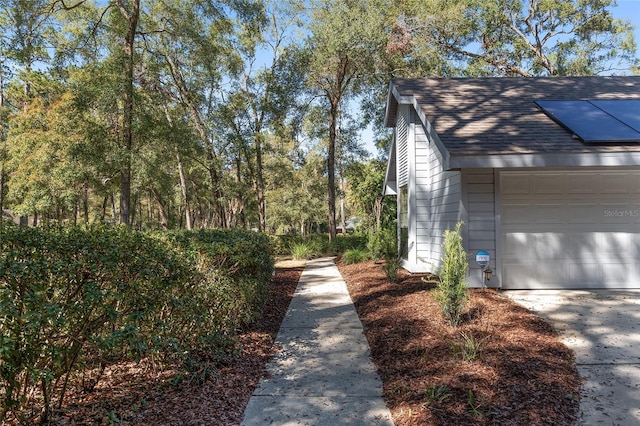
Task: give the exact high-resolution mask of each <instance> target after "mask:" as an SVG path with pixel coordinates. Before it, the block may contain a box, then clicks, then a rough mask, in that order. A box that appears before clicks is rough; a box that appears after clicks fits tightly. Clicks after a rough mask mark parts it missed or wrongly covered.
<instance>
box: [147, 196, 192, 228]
mask: <svg viewBox="0 0 640 426" xmlns="http://www.w3.org/2000/svg"><path fill="white" fill-rule="evenodd" d="M151 194H153V198H154V199H155V200H156V204H157V205H158V214H159V215H160V224H161V225H162V229H169V219H168V218H167V211H166V210H167V209H166V207H165V203H164V201H163V200H162V195H161V194H160V192H158V190H157V189H155V188H152V189H151ZM149 206H151V203H149ZM189 229H191V228H189Z"/></svg>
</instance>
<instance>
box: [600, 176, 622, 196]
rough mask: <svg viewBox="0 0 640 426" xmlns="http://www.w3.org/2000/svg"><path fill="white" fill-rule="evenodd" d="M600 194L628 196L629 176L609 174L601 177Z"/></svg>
mask: <svg viewBox="0 0 640 426" xmlns="http://www.w3.org/2000/svg"><path fill="white" fill-rule="evenodd" d="M599 181H600V192H601V193H607V194H628V193H629V175H628V174H627V173H607V174H603V175H601V176H600V179H599Z"/></svg>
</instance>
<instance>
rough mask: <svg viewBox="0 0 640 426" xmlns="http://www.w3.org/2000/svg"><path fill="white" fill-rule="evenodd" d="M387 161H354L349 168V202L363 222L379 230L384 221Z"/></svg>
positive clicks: (374, 229)
mask: <svg viewBox="0 0 640 426" xmlns="http://www.w3.org/2000/svg"><path fill="white" fill-rule="evenodd" d="M386 165H387V163H386V161H382V160H369V161H368V162H366V163H361V162H358V163H353V164H351V165H350V166H349V167H348V168H347V173H346V176H347V182H348V185H349V196H348V200H349V202H350V203H351V204H352V205H353V206H354V207H355V208H356V209H357V211H358V214H359V216H360V219H361V220H362V222H363V224H364V225H365V226H367V227H369V228H372V229H373V231H374V232H375V231H378V230H379V229H380V226H381V221H382V209H383V206H384V196H383V195H382V190H383V187H382V186H383V184H384V174H385V171H386Z"/></svg>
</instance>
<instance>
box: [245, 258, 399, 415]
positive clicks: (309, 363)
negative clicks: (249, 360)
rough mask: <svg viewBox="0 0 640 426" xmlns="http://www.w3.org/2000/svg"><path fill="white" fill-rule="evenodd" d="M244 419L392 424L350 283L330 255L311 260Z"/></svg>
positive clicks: (301, 278)
mask: <svg viewBox="0 0 640 426" xmlns="http://www.w3.org/2000/svg"><path fill="white" fill-rule="evenodd" d="M276 345H278V346H279V347H280V348H282V350H281V351H279V352H278V354H277V355H276V356H275V357H274V359H273V360H272V361H271V362H270V363H269V364H268V365H267V374H266V375H265V378H263V379H262V381H261V382H260V385H259V386H258V388H257V389H256V390H255V392H254V393H253V396H252V397H251V399H250V400H249V405H248V406H247V409H246V410H245V412H244V419H243V421H242V425H244V426H264V425H317V426H320V425H362V426H371V425H384V426H393V421H392V420H391V414H390V412H389V409H388V408H387V406H386V405H385V403H384V400H383V399H382V382H381V381H380V378H379V376H378V374H377V372H376V369H375V366H374V365H373V363H372V361H371V354H370V350H369V345H368V343H367V339H366V338H365V336H364V334H363V329H362V324H361V323H360V319H359V318H358V315H357V314H356V311H355V308H354V306H353V302H352V300H351V297H350V296H349V293H348V292H347V286H346V284H345V282H344V280H343V279H342V276H341V275H340V272H339V271H338V268H337V267H336V266H335V264H334V263H333V260H332V259H330V258H322V259H316V260H312V261H309V262H308V263H307V266H306V267H305V269H304V271H303V273H302V276H301V277H300V282H299V283H298V287H297V289H296V292H295V294H294V296H293V299H292V300H291V304H290V305H289V310H288V311H287V314H286V316H285V318H284V321H283V322H282V325H281V327H280V331H279V333H278V336H277V337H276Z"/></svg>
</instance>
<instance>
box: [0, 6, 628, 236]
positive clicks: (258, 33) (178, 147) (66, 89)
mask: <svg viewBox="0 0 640 426" xmlns="http://www.w3.org/2000/svg"><path fill="white" fill-rule="evenodd" d="M614 7H615V2H614V1H613V0H579V1H578V0H560V1H558V0H554V1H548V0H526V1H522V0H499V1H498V2H485V1H480V0H454V1H451V0H428V1H417V0H407V1H403V2H392V1H388V0H365V1H353V0H310V1H307V2H298V1H293V0H289V1H284V2H282V1H274V0H237V1H236V0H234V1H226V0H216V1H203V0H188V1H177V0H161V1H148V0H133V1H124V0H109V1H92V0H78V1H74V2H69V1H61V0H0V207H2V209H3V212H4V211H5V210H6V211H7V212H10V213H11V214H12V215H13V216H14V217H16V218H17V217H18V216H20V217H23V218H27V217H28V218H30V221H31V222H30V223H36V224H37V223H42V222H55V223H63V222H71V223H75V224H87V225H89V224H92V223H96V222H111V223H123V224H127V225H129V226H133V227H136V228H144V229H149V228H163V229H168V228H188V229H193V228H207V227H219V228H221V227H243V228H250V229H256V230H260V231H271V232H288V233H293V232H295V233H310V232H318V231H321V232H328V233H329V235H330V236H331V237H332V238H333V237H335V236H336V230H337V228H338V224H339V223H344V222H345V220H346V219H347V218H349V217H350V216H352V215H358V216H364V217H361V223H364V224H368V226H372V227H376V226H379V224H380V220H381V219H380V218H381V214H383V213H382V212H383V204H384V202H383V199H382V198H381V197H380V194H379V192H378V191H379V189H380V188H379V187H380V186H381V184H382V182H381V181H380V180H382V179H383V178H384V177H383V176H384V174H383V166H382V165H384V155H385V153H386V147H385V145H386V144H387V143H388V140H389V139H388V135H389V133H388V132H387V131H386V130H384V129H383V128H382V118H383V112H382V108H384V99H385V95H386V90H387V87H388V81H389V79H390V78H392V77H396V76H402V77H417V76H443V77H447V76H520V77H533V76H556V75H594V74H604V73H617V74H621V73H627V74H631V73H634V72H636V73H637V72H638V65H639V61H638V58H637V57H636V45H635V41H634V38H633V32H632V31H633V28H632V26H631V24H630V23H629V22H627V21H623V20H618V19H614V18H613V15H612V11H613V9H614ZM366 126H369V127H372V128H373V129H374V137H375V138H376V139H377V140H378V141H379V142H380V145H381V147H382V149H381V150H380V152H378V153H374V154H377V155H378V157H379V158H377V159H376V160H375V161H373V160H371V161H370V160H369V159H367V158H366V157H367V156H366V154H365V153H364V152H363V141H362V140H361V135H362V129H363V128H364V127H366Z"/></svg>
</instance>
